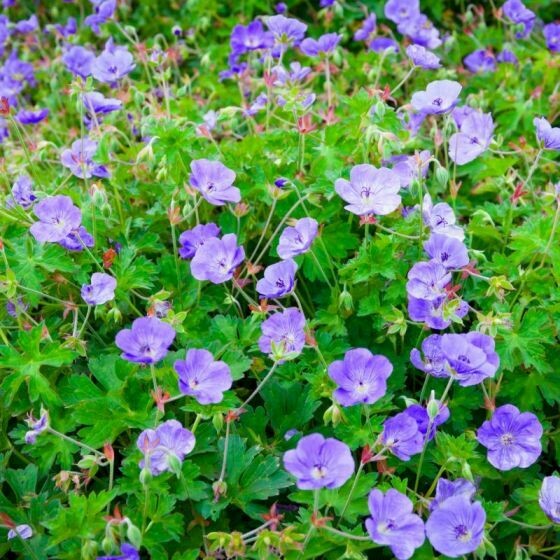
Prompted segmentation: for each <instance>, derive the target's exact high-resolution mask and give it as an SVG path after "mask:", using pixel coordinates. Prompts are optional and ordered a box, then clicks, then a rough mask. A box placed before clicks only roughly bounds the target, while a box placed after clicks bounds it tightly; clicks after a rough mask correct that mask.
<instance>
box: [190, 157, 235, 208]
mask: <svg viewBox="0 0 560 560" xmlns="http://www.w3.org/2000/svg"><path fill="white" fill-rule="evenodd" d="M189 181H190V184H191V185H192V186H193V187H194V188H195V189H196V190H197V191H198V192H199V193H200V194H201V195H202V196H203V198H204V199H205V200H207V201H208V202H209V203H210V204H213V205H214V206H223V205H224V204H227V203H228V202H239V201H240V200H241V194H240V192H239V189H238V188H237V187H234V186H233V182H234V181H235V173H234V172H233V171H232V170H231V169H229V168H228V167H226V166H225V165H224V164H223V163H221V162H219V161H211V160H209V159H195V160H193V161H192V162H191V175H190V178H189Z"/></svg>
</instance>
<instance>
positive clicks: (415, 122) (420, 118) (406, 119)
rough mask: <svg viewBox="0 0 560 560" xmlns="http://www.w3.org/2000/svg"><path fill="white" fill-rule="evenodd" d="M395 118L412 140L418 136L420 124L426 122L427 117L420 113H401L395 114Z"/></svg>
mask: <svg viewBox="0 0 560 560" xmlns="http://www.w3.org/2000/svg"><path fill="white" fill-rule="evenodd" d="M397 116H398V117H399V119H400V120H401V122H402V124H403V126H404V128H405V129H406V130H408V131H409V132H410V136H411V137H412V138H414V137H415V136H416V135H417V134H418V131H419V130H420V127H421V126H422V123H423V122H424V121H425V120H426V116H427V115H426V113H422V112H419V113H415V112H413V111H401V112H399V113H397Z"/></svg>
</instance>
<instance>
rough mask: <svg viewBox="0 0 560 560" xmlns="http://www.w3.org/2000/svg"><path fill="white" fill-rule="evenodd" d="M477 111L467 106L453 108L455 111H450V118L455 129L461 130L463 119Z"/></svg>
mask: <svg viewBox="0 0 560 560" xmlns="http://www.w3.org/2000/svg"><path fill="white" fill-rule="evenodd" d="M477 112H478V111H477V110H476V109H473V108H472V107H469V106H468V105H462V106H461V107H455V109H453V111H451V116H452V117H453V120H454V121H455V124H456V125H457V128H458V129H459V130H460V129H461V125H462V124H463V122H464V121H465V119H466V118H467V117H469V116H470V115H472V114H474V113H477Z"/></svg>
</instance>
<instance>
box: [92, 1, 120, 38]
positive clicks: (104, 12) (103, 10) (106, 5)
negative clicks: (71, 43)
mask: <svg viewBox="0 0 560 560" xmlns="http://www.w3.org/2000/svg"><path fill="white" fill-rule="evenodd" d="M116 9H117V0H103V1H102V2H96V3H95V12H94V13H93V14H91V15H89V16H87V17H86V18H85V20H84V25H87V26H88V27H89V28H90V29H91V30H92V31H93V32H94V33H95V34H97V35H99V33H101V29H100V28H99V26H100V25H103V24H104V23H106V22H107V21H109V20H110V19H111V18H112V17H113V16H114V15H115V10H116Z"/></svg>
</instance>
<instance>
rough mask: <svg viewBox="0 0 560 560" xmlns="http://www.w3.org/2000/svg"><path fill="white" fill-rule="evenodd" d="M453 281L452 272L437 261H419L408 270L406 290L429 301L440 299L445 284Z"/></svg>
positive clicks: (413, 295) (415, 296) (411, 294)
mask: <svg viewBox="0 0 560 560" xmlns="http://www.w3.org/2000/svg"><path fill="white" fill-rule="evenodd" d="M449 282H451V274H450V273H449V272H448V270H447V269H446V268H445V267H444V266H443V265H442V264H440V263H438V262H436V261H433V260H432V261H428V262H418V263H416V264H415V265H414V266H413V267H412V268H411V269H410V270H409V271H408V282H407V284H406V291H407V292H408V294H409V295H410V296H412V297H414V298H418V299H424V300H427V301H435V300H439V299H440V298H441V297H442V296H443V295H444V293H445V286H447V284H449Z"/></svg>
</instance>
